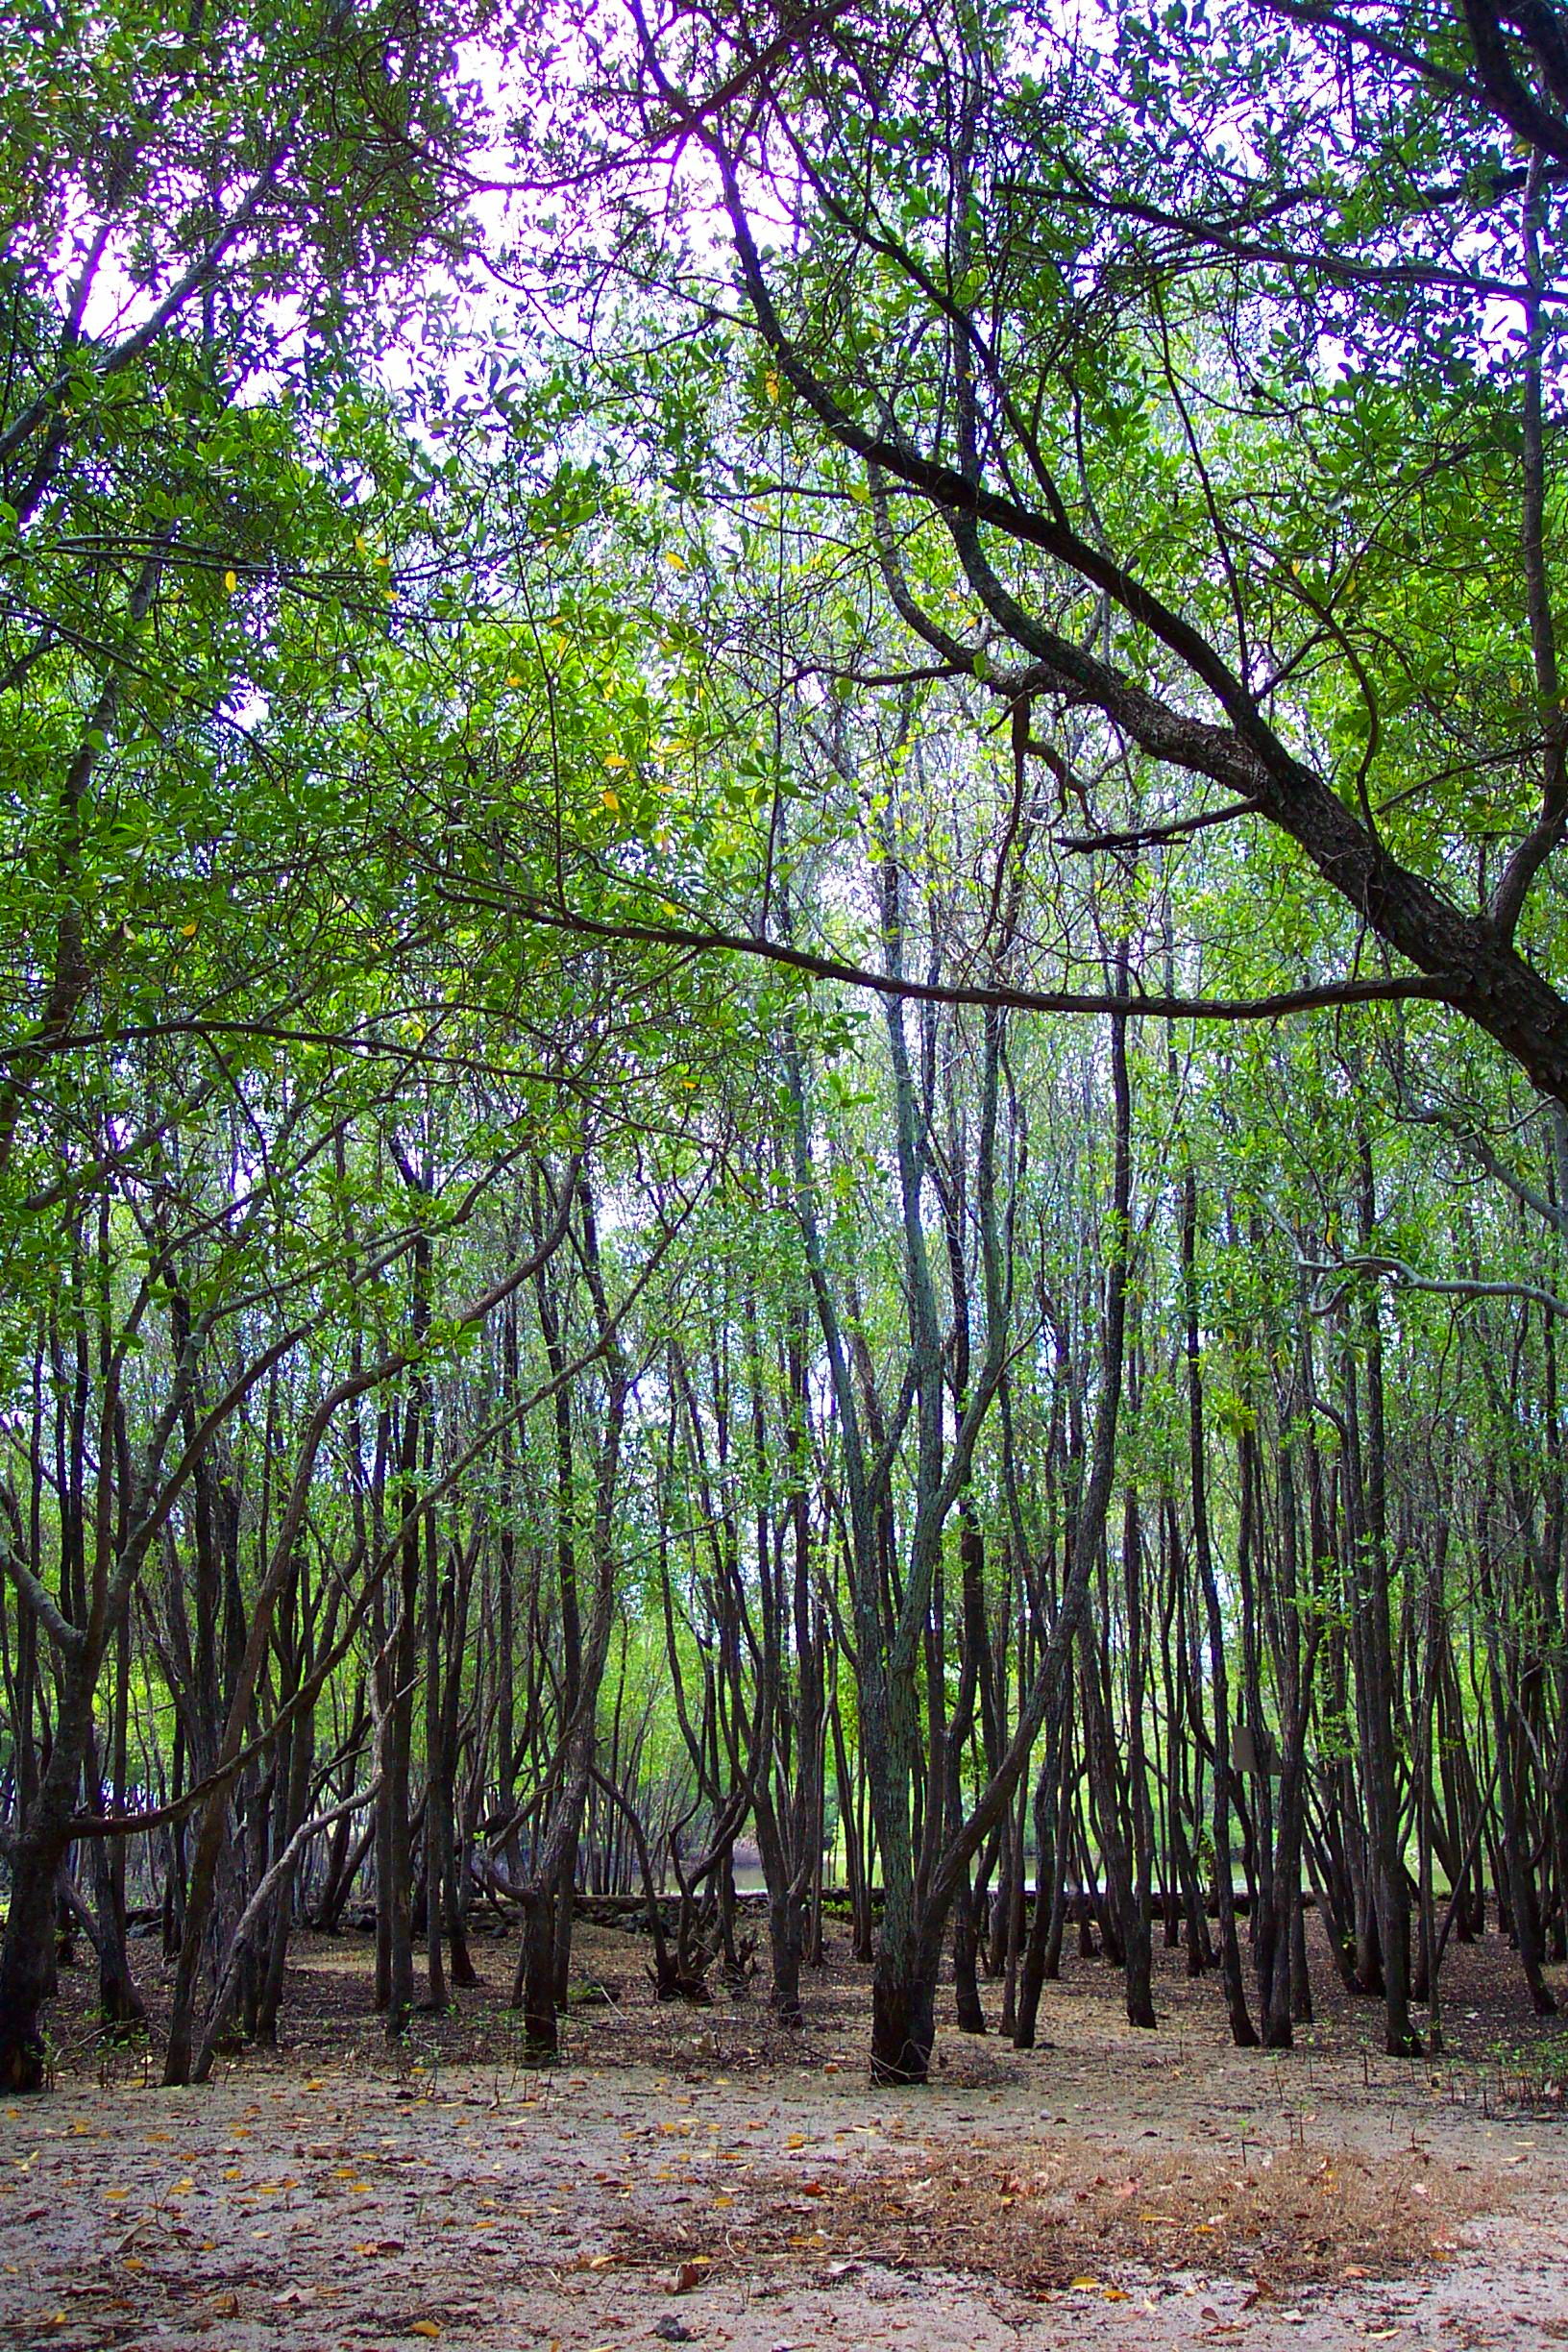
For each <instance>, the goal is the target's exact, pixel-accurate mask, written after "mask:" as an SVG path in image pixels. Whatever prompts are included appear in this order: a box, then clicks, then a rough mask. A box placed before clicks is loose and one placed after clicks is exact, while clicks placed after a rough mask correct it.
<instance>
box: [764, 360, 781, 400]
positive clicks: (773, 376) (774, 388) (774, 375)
mask: <svg viewBox="0 0 1568 2352" xmlns="http://www.w3.org/2000/svg"><path fill="white" fill-rule="evenodd" d="M762 388H763V390H764V391H765V392H766V393H767V395H768V398H769V399H770V400H771V401H776V400H777V399H778V370H777V368H770V369H769V370H768V373H767V375H766V376H765V377H764V378H763V380H762Z"/></svg>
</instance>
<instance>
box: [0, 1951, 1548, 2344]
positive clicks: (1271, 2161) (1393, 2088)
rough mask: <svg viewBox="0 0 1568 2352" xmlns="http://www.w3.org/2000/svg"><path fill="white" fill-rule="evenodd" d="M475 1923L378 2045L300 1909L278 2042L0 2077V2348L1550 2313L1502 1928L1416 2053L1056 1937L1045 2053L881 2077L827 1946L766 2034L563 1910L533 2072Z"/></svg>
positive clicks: (1405, 2329)
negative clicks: (698, 2005)
mask: <svg viewBox="0 0 1568 2352" xmlns="http://www.w3.org/2000/svg"><path fill="white" fill-rule="evenodd" d="M146 1949H147V1948H145V1947H142V1948H140V1951H139V1953H138V1958H139V1959H141V1973H142V1974H143V1976H144V1978H156V1977H157V1975H158V1969H157V1966H156V1963H152V1962H150V1961H149V1960H147V1959H146V1958H144V1957H142V1955H143V1954H145V1953H146ZM479 1956H480V1961H481V1972H482V1974H483V1976H484V1978H485V1980H486V1981H485V1982H484V1983H483V1984H481V1986H480V1988H479V1989H478V1992H476V1993H474V1994H470V1995H465V1996H464V1998H463V2002H462V2005H461V2009H460V2011H459V2013H458V2014H456V2015H454V2016H453V2017H451V2018H447V2019H443V2020H441V2021H433V2020H431V2021H423V2020H422V2021H420V2025H419V2026H418V2028H416V2031H415V2033H414V2035H413V2037H412V2042H411V2046H410V2048H408V2049H407V2050H405V2051H404V2052H400V2053H393V2052H389V2051H387V2050H386V2048H385V2046H384V2045H383V2044H382V2043H381V2041H380V2035H379V2031H378V2028H377V2025H376V2021H375V2020H374V2019H373V2018H372V2017H371V2016H370V2015H369V2014H368V1998H367V1995H368V1975H367V1971H368V1953H367V1951H366V1948H365V1945H364V1943H363V1941H362V1940H361V1939H342V1940H340V1941H338V1942H335V1943H333V1944H330V1945H329V1944H321V1943H317V1944H315V1945H314V1946H311V1945H310V1944H308V1943H306V1944H305V1945H303V1946H302V1949H301V1956H300V1957H301V1965H300V1968H299V1970H298V1971H297V1972H296V1974H295V1976H294V1978H293V1979H292V1981H291V1986H290V2007H289V2022H290V2046H289V2047H288V2048H287V2049H285V2050H284V2051H283V2052H282V2053H279V2054H277V2055H271V2054H265V2055H264V2054H261V2053H253V2054H250V2055H248V2056H246V2057H244V2058H242V2059H238V2060H235V2061H233V2063H231V2064H229V2065H227V2066H226V2067H225V2069H224V2070H223V2073H222V2076H221V2079H218V2080H215V2081H214V2082H213V2083H211V2084H209V2085H208V2086H207V2087H206V2088H205V2089H202V2090H198V2091H186V2092H174V2093H170V2092H165V2091H162V2090H161V2089H159V2088H158V2087H156V2076H157V2066H156V2057H155V2056H153V2055H151V2054H149V2055H146V2056H141V2057H138V2056H137V2055H135V2053H132V2054H127V2055H117V2056H115V2057H114V2058H113V2059H112V2060H111V2061H106V2062H103V2063H101V2064H99V2063H97V2062H88V2061H87V2059H86V2052H85V2047H84V2048H81V2049H79V2052H78V2057H79V2061H80V2063H79V2064H78V2066H77V2068H76V2070H74V2071H73V2070H69V2069H66V2070H62V2073H61V2080H60V2085H59V2087H58V2088H57V2090H56V2091H55V2092H54V2093H53V2094H52V2095H48V2096H46V2097H43V2098H40V2099H37V2100H35V2101H31V2102H20V2103H16V2104H12V2105H10V2106H5V2107H0V2342H4V2343H7V2344H12V2345H17V2346H29V2347H31V2346H35V2345H44V2344H49V2345H58V2346H61V2347H64V2346H72V2347H87V2346H92V2347H98V2346H107V2345H124V2346H140V2345H147V2346H152V2345H159V2346H163V2345H166V2346H170V2347H176V2348H177V2347H184V2346H191V2347H194V2346H197V2345H202V2346H205V2347H209V2348H210V2352H217V2347H220V2346H221V2347H224V2352H260V2348H261V2347H267V2348H268V2352H282V2348H284V2347H286V2348H287V2352H318V2348H319V2352H362V2348H363V2347H379V2346H388V2347H390V2346H395V2345H403V2346H412V2345H417V2344H418V2343H420V2342H421V2341H427V2342H429V2341H437V2340H438V2341H440V2342H442V2343H444V2344H447V2345H449V2346H451V2347H452V2352H532V2348H533V2347H538V2352H549V2347H551V2346H554V2347H558V2352H611V2348H612V2347H613V2348H614V2352H622V2348H623V2347H625V2348H626V2352H629V2348H630V2347H632V2346H641V2345H644V2344H647V2345H656V2344H659V2343H661V2342H669V2343H689V2344H692V2345H694V2346H702V2345H710V2346H726V2347H734V2352H818V2348H819V2347H821V2348H824V2352H825V2347H828V2346H847V2345H861V2344H873V2343H874V2344H889V2345H896V2346H903V2347H907V2348H908V2352H937V2348H938V2347H941V2348H942V2352H947V2347H951V2346H964V2347H971V2346H972V2347H973V2352H992V2347H1004V2346H1005V2347H1008V2348H1009V2352H1012V2348H1014V2347H1037V2346H1038V2347H1040V2348H1041V2352H1046V2348H1047V2347H1055V2346H1059V2345H1060V2346H1066V2345H1069V2344H1070V2345H1075V2346H1079V2345H1082V2346H1100V2345H1104V2346H1113V2345H1114V2346H1118V2347H1119V2346H1127V2347H1131V2346H1145V2345H1146V2346H1150V2347H1163V2346H1167V2345H1170V2346H1175V2345H1188V2344H1199V2343H1208V2342H1221V2341H1224V2342H1229V2341H1233V2340H1234V2341H1237V2342H1238V2343H1243V2344H1245V2345H1247V2346H1250V2347H1255V2348H1256V2352H1268V2348H1269V2347H1273V2346H1278V2345H1291V2346H1296V2347H1300V2346H1302V2345H1304V2344H1309V2343H1310V2344H1311V2345H1312V2346H1314V2347H1321V2348H1322V2352H1330V2348H1331V2347H1338V2346H1341V2345H1347V2346H1348V2345H1352V2344H1354V2345H1362V2344H1365V2343H1367V2342H1384V2343H1388V2344H1391V2345H1393V2346H1395V2347H1399V2346H1413V2345H1425V2346H1433V2347H1443V2348H1444V2352H1447V2348H1448V2347H1468V2346H1482V2345H1500V2346H1503V2345H1506V2346H1519V2347H1526V2346H1530V2347H1534V2346H1542V2345H1547V2344H1551V2343H1554V2342H1558V2341H1568V2130H1565V2128H1564V2126H1563V2123H1562V2122H1561V2121H1560V2120H1559V2115H1560V2108H1561V2101H1560V2099H1559V2097H1558V2096H1557V2086H1556V2082H1555V2080H1554V2079H1553V2070H1554V2069H1555V2067H1556V2062H1557V2059H1558V2057H1559V2055H1560V2054H1563V2053H1564V2050H1565V2046H1568V2038H1565V2037H1564V2036H1563V2035H1562V2034H1561V2033H1560V2032H1559V2031H1557V2030H1556V2028H1555V2027H1554V2026H1553V2024H1552V2021H1547V2024H1546V2025H1544V2026H1542V2027H1540V2028H1535V2027H1534V2026H1533V2025H1532V2023H1531V2021H1529V2020H1527V2019H1526V2018H1525V2017H1524V2016H1523V2004H1522V2002H1521V2001H1520V1999H1519V1997H1518V1989H1517V1986H1516V1984H1515V1982H1514V1980H1513V1977H1512V1974H1511V1973H1510V1972H1509V1969H1508V1962H1507V1954H1506V1953H1504V1952H1502V1951H1501V1950H1487V1951H1482V1952H1481V1953H1478V1954H1471V1955H1464V1954H1461V1955H1459V1956H1458V1960H1457V1962H1456V1966H1455V1969H1454V1972H1453V1976H1452V1978H1451V1979H1450V1980H1449V1988H1448V1989H1449V1997H1450V2001H1451V2003H1452V2004H1453V2012H1452V2014H1453V2018H1454V2028H1453V2030H1454V2033H1455V2035H1456V2038H1457V2039H1458V2043H1459V2045H1460V2046H1459V2048H1458V2051H1457V2052H1456V2054H1455V2055H1454V2056H1452V2057H1450V2058H1449V2059H1447V2060H1445V2061H1444V2062H1443V2063H1442V2064H1441V2065H1436V2066H1434V2065H1432V2064H1430V2063H1429V2064H1409V2063H1401V2062H1394V2061H1390V2060H1387V2059H1384V2058H1382V2057H1380V2056H1377V2055H1375V2054H1374V2052H1373V2049H1372V2047H1371V2045H1372V2042H1373V2038H1374V2035H1375V2027H1376V2018H1375V2016H1374V2014H1373V2013H1372V2012H1371V2009H1370V2005H1369V2004H1366V2003H1350V2002H1345V2001H1344V2000H1343V1999H1342V1997H1338V1996H1337V1994H1336V1990H1335V1988H1332V1987H1330V1986H1327V1985H1325V1987H1324V1988H1323V1996H1322V1999H1321V2002H1320V2007H1321V2010H1322V2015H1321V2016H1320V2021H1319V2023H1318V2025H1317V2026H1316V2027H1314V2028H1313V2029H1312V2032H1311V2038H1310V2041H1308V2042H1307V2043H1305V2044H1304V2046H1302V2047H1301V2048H1298V2049H1297V2050H1295V2051H1292V2052H1288V2053H1279V2054H1274V2055H1269V2056H1264V2055H1262V2054H1259V2053H1243V2052H1237V2051H1235V2050H1233V2049H1231V2048H1230V2046H1229V2045H1228V2042H1227V2040H1226V2037H1225V2033H1224V2025H1223V2019H1222V2017H1221V2016H1220V2014H1219V2012H1218V2005H1217V1994H1216V1993H1215V1991H1214V1988H1213V1982H1212V1980H1211V1981H1209V1982H1207V1983H1205V1984H1203V1985H1200V1986H1198V1987H1195V1988H1194V1987H1188V1985H1186V1984H1185V1982H1184V1981H1183V1980H1182V1979H1181V1977H1180V1975H1179V1973H1178V1970H1177V1963H1176V1961H1175V1960H1174V1958H1172V1959H1170V1960H1168V1961H1167V1962H1166V1963H1165V1965H1164V1974H1163V1976H1162V1981H1161V1987H1160V1994H1161V2006H1162V2009H1163V2012H1164V2027H1163V2030H1162V2031H1161V2032H1160V2033H1159V2034H1155V2035H1149V2034H1136V2033H1134V2032H1133V2031H1132V2030H1131V2029H1130V2028H1128V2027H1127V2026H1126V2025H1125V2024H1124V2023H1122V2022H1121V2021H1120V2019H1119V2015H1118V2011H1117V2006H1116V2000H1115V1991H1116V1987H1115V1980H1114V1979H1113V1978H1111V1977H1110V1976H1109V1974H1108V1972H1106V1971H1105V1970H1104V1968H1103V1966H1102V1965H1100V1964H1098V1963H1092V1962H1090V1963H1086V1962H1082V1961H1075V1962H1074V1963H1073V1964H1072V1965H1071V1967H1070V1969H1069V1972H1068V1974H1067V1978H1066V1982H1065V1983H1064V1985H1063V1986H1062V1987H1061V1988H1050V1989H1048V1991H1047V1995H1046V2001H1045V2005H1044V2009H1043V2011H1042V2018H1041V2032H1042V2037H1043V2038H1044V2040H1045V2042H1046V2044H1047V2045H1048V2046H1043V2047H1041V2049H1040V2050H1038V2051H1036V2052H1033V2053H1021V2052H1017V2051H1015V2050H1013V2049H1011V2048H1010V2047H1009V2046H1006V2045H1004V2044H1002V2043H1000V2042H999V2041H997V2040H996V2039H994V2038H993V2037H992V2038H988V2039H987V2040H986V2041H984V2042H977V2041H975V2040H973V2039H970V2038H962V2039H961V2038H960V2037H959V2036H957V2035H956V2034H953V2033H952V2032H951V2031H950V2030H944V2032H943V2042H942V2052H943V2058H944V2060H945V2062H946V2063H945V2066H944V2068H943V2071H942V2072H941V2074H940V2075H939V2078H938V2080H937V2081H936V2082H935V2083H934V2084H933V2085H932V2087H931V2088H930V2089H928V2090H926V2091H924V2092H911V2093H904V2094H898V2095H890V2094H886V2093H873V2092H871V2091H870V2090H869V2089H868V2088H867V2085H866V2078H865V2073H864V2066H863V2061H862V2057H861V2049H862V2046H863V2045H862V2043H861V2040H860V2030H861V2026H862V2022H863V2011H864V1982H863V1972H857V1971H855V1970H853V1969H852V1968H850V1967H848V1966H846V1965H844V1964H841V1965H839V1966H837V1967H835V1969H834V1970H833V1971H832V1972H830V1974H829V1975H828V1976H826V1977H825V1978H819V1979H817V1980H816V1990H815V1997H814V1998H813V2001H812V2007H813V2012H814V2015H813V2021H812V2024H811V2027H810V2029H809V2030H808V2032H807V2033H806V2034H805V2035H804V2036H803V2037H800V2038H798V2039H791V2038H787V2037H783V2036H781V2035H778V2034H777V2033H776V2032H775V2031H774V2030H773V2029H772V2027H770V2026H769V2025H768V2024H767V2022H766V2020H765V2018H764V2017H763V2015H762V2005H761V2002H760V2000H759V1999H758V1997H756V1995H755V1993H753V1995H752V1996H751V1997H750V1998H749V1999H748V2000H745V2001H742V2002H738V2003H735V2004H727V2003H719V2004H716V2006H715V2007H714V2008H713V2009H711V2010H705V2011H698V2012H693V2011H689V2010H685V2009H676V2010H672V2009H668V2008H666V2009H659V2008H657V2007H656V2006H655V2005H654V2004H653V2003H652V2001H651V1999H650V1997H649V1996H648V1994H647V1991H646V1988H645V1987H644V1986H643V1984H642V1982H641V1965H640V1964H641V1954H640V1949H639V1948H638V1946H637V1944H636V1942H635V1940H634V1939H632V1938H629V1937H623V1936H619V1935H616V1934H613V1933H611V1932H609V1931H603V1930H594V1931H590V1932H589V1933H588V1934H586V1935H585V1936H584V1937H583V1939H582V1942H581V1945H580V1946H579V1960H580V1961H581V1963H582V1965H583V1967H584V1970H585V1972H586V1973H589V1974H597V1976H598V1979H599V1980H600V1982H603V1983H607V1984H609V1985H611V1986H612V1987H613V1988H614V1990H615V1996H616V1997H615V1999H614V2001H613V2003H612V2004H611V2005H609V2006H607V2007H596V2008H592V2009H586V2008H585V2009H583V2010H580V2011H574V2012H573V2014H572V2018H571V2021H570V2028H571V2029H570V2034H569V2040H568V2046H567V2051H566V2056H565V2059H564V2061H563V2063H562V2064H561V2065H560V2066H559V2067H557V2068H555V2069H553V2070H551V2071H549V2072H548V2073H546V2072H540V2071H538V2070H530V2069H527V2068H525V2067H524V2066H523V2065H521V2063H520V2062H519V2059H518V2055H517V2052H516V2048H515V2044H514V2043H513V2042H512V2040H511V2038H510V2031H509V2028H508V2026H507V2025H506V2022H505V2021H504V2018H503V2016H502V2011H501V2003H500V1996H501V1993H502V1990H503V1987H504V1981H505V1974H506V1951H505V1948H504V1947H503V1946H502V1945H501V1944H499V1943H497V1944H494V1945H487V1946H485V1947H483V1948H482V1949H481V1952H480V1955H479ZM149 1989H150V1990H152V1991H153V1992H154V1994H155V2002H156V1993H157V1986H156V1984H154V1985H150V1988H149ZM1505 2028H1506V2029H1507V2030H1506V2032H1505ZM1466 2035H1468V2042H1469V2045H1470V2046H1469V2047H1468V2049H1467V2048H1466V2047H1465V2046H1464V2044H1465V2040H1466ZM1508 2037H1511V2038H1508Z"/></svg>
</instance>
